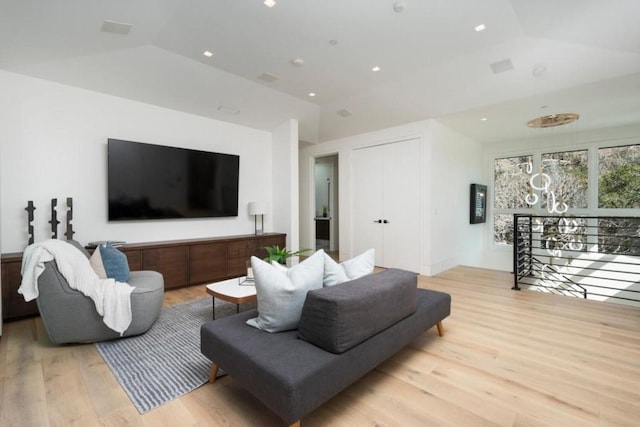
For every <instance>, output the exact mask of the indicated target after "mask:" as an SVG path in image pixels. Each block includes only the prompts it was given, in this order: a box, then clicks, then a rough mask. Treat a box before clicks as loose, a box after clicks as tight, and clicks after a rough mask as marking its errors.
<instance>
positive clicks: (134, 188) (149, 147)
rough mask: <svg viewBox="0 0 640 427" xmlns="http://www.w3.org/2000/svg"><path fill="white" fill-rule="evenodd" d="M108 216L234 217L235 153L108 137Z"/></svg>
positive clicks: (237, 168)
mask: <svg viewBox="0 0 640 427" xmlns="http://www.w3.org/2000/svg"><path fill="white" fill-rule="evenodd" d="M107 150H108V155H107V157H108V167H107V169H108V199H109V221H129V220H146V219H172V218H210V217H230V216H238V181H239V173H240V156H237V155H233V154H222V153H213V152H208V151H199V150H190V149H186V148H177V147H166V146H162V145H153V144H144V143H140V142H131V141H123V140H119V139H109V140H108V143H107Z"/></svg>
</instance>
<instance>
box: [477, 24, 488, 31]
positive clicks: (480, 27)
mask: <svg viewBox="0 0 640 427" xmlns="http://www.w3.org/2000/svg"><path fill="white" fill-rule="evenodd" d="M474 29H475V30H476V31H477V32H480V31H484V30H486V29H487V27H486V26H485V25H484V24H480V25H476V26H475V28H474Z"/></svg>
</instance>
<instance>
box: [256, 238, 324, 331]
mask: <svg viewBox="0 0 640 427" xmlns="http://www.w3.org/2000/svg"><path fill="white" fill-rule="evenodd" d="M251 268H253V274H254V276H255V282H256V293H257V297H258V317H255V318H253V319H249V320H247V324H248V325H250V326H253V327H254V328H258V329H262V330H264V331H267V332H281V331H288V330H291V329H296V328H297V327H298V322H299V321H300V314H301V313H302V306H303V305H304V300H305V298H306V297H307V292H308V291H310V290H313V289H320V288H322V274H323V271H324V251H322V250H319V251H317V252H316V253H315V254H313V255H311V256H310V257H309V258H307V259H305V260H304V261H302V262H301V263H300V264H297V265H294V266H293V267H291V268H283V267H282V266H279V267H274V266H273V265H271V264H269V263H267V262H264V261H262V260H261V259H259V258H256V257H251Z"/></svg>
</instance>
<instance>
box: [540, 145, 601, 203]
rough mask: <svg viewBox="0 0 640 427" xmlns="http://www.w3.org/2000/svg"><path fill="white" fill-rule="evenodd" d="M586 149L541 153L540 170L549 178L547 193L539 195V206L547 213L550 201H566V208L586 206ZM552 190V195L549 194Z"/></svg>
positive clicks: (587, 181)
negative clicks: (544, 195)
mask: <svg viewBox="0 0 640 427" xmlns="http://www.w3.org/2000/svg"><path fill="white" fill-rule="evenodd" d="M588 159H589V155H588V151H587V150H580V151H566V152H561V153H547V154H543V155H542V171H543V172H544V173H546V174H547V175H548V176H549V178H550V180H549V181H550V184H549V193H548V194H547V195H546V196H547V197H541V199H540V200H541V207H542V208H546V209H547V211H549V213H551V214H553V213H557V212H554V211H553V209H552V208H553V207H552V206H551V205H550V204H551V203H554V202H555V203H558V204H562V203H566V205H567V208H568V209H571V208H574V209H575V208H586V207H587V196H588V184H589V178H588V176H589V168H588ZM551 192H553V197H552V196H551Z"/></svg>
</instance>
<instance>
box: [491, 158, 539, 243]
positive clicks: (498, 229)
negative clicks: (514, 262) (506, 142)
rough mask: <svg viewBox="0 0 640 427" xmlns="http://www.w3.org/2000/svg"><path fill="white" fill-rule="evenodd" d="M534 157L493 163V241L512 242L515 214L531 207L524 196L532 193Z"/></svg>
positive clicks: (504, 159)
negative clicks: (530, 180) (531, 175)
mask: <svg viewBox="0 0 640 427" xmlns="http://www.w3.org/2000/svg"><path fill="white" fill-rule="evenodd" d="M532 159H533V156H531V155H527V156H518V157H506V158H502V159H496V160H495V162H494V176H493V178H494V179H493V183H494V191H493V208H494V209H493V212H494V215H493V225H494V227H493V230H494V233H493V240H494V242H495V243H496V244H498V245H511V244H513V213H515V212H518V211H521V210H523V209H530V208H531V206H530V205H529V204H527V203H526V202H525V196H526V195H527V194H528V193H529V173H530V172H531V168H532V166H531V165H532Z"/></svg>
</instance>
